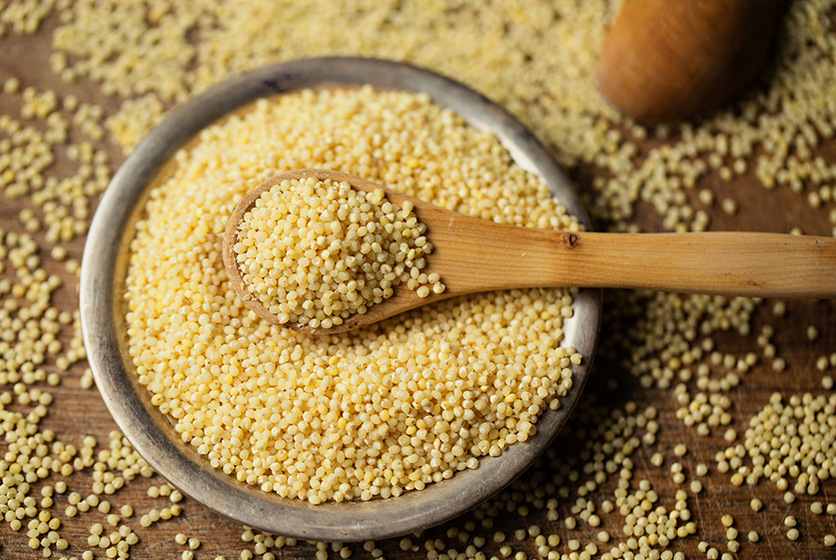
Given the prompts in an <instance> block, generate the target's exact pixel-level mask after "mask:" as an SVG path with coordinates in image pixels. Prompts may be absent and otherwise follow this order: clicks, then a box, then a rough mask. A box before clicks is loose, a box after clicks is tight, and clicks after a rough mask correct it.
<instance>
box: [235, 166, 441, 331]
mask: <svg viewBox="0 0 836 560" xmlns="http://www.w3.org/2000/svg"><path fill="white" fill-rule="evenodd" d="M426 230H427V226H426V225H425V224H423V223H421V222H419V221H418V218H416V217H415V215H414V214H413V213H412V202H411V201H409V200H407V201H406V202H405V204H404V207H403V208H401V207H399V206H398V205H396V204H393V203H391V202H389V201H387V200H386V194H385V193H384V191H383V189H377V190H375V191H373V192H370V193H366V192H364V191H360V190H357V189H355V188H353V187H352V186H351V185H350V184H349V183H347V182H345V181H341V182H335V181H332V180H331V179H326V180H324V181H321V180H318V179H316V178H314V177H307V178H304V179H285V180H283V181H281V182H277V183H276V184H275V185H272V186H271V187H270V188H269V189H267V190H265V191H264V192H263V193H261V194H260V195H259V196H258V198H256V200H255V201H254V202H253V205H252V207H251V208H250V209H249V210H248V211H247V212H246V213H245V214H244V216H243V217H242V219H241V222H240V224H239V225H238V231H237V236H236V242H235V243H234V244H233V247H232V248H233V251H234V254H235V260H236V263H237V265H238V267H239V270H240V271H241V279H242V281H243V284H244V286H245V287H246V289H247V291H248V292H249V293H251V294H252V295H253V296H254V297H255V298H256V299H257V300H258V301H259V302H260V303H261V305H262V306H263V307H264V309H266V310H267V311H269V312H270V313H271V314H273V315H274V316H275V317H276V318H277V319H278V321H279V323H280V324H286V323H297V324H299V325H307V326H310V327H313V328H317V327H321V328H323V329H328V328H331V327H332V326H337V325H341V324H342V323H343V321H344V320H345V319H347V318H348V317H350V316H351V315H353V314H355V313H356V314H360V315H362V314H364V313H366V311H367V309H368V308H369V307H370V306H372V305H374V304H376V303H380V302H381V301H383V300H384V299H387V298H390V297H392V295H393V294H394V293H395V287H396V286H398V285H399V284H401V283H405V284H406V285H407V288H408V289H410V290H415V292H416V293H417V295H418V296H419V297H421V298H425V297H427V296H428V295H429V294H430V291H432V292H433V293H436V294H439V293H441V292H443V291H444V284H442V283H441V282H440V281H439V275H438V273H431V274H429V275H427V274H426V273H423V272H421V270H422V269H423V268H424V267H425V266H426V256H427V255H429V254H430V253H431V252H432V244H431V243H430V242H429V241H427V237H426V236H425V235H424V234H425V233H426Z"/></svg>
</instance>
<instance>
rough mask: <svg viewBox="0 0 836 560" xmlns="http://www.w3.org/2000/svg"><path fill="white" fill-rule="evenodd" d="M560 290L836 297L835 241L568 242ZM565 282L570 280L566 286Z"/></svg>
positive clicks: (626, 237)
mask: <svg viewBox="0 0 836 560" xmlns="http://www.w3.org/2000/svg"><path fill="white" fill-rule="evenodd" d="M561 238H562V239H563V240H565V241H564V243H563V244H561V245H560V246H559V248H557V249H556V250H555V251H554V252H555V253H557V254H558V255H559V257H558V258H557V259H556V260H558V261H560V262H561V263H562V265H563V266H565V267H566V270H565V272H560V271H558V272H557V274H559V275H561V276H563V278H561V280H560V281H559V282H558V283H560V284H563V283H564V281H565V282H566V283H567V284H568V285H578V286H590V287H617V288H633V289H649V290H657V291H667V292H681V293H700V294H712V295H715V294H716V295H727V296H747V297H811V298H829V297H834V296H836V239H832V238H822V237H803V236H794V235H788V234H774V233H747V232H716V233H715V232H711V233H658V234H607V233H578V234H575V237H572V235H563V236H561ZM564 279H565V280H564Z"/></svg>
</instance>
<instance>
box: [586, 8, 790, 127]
mask: <svg viewBox="0 0 836 560" xmlns="http://www.w3.org/2000/svg"><path fill="white" fill-rule="evenodd" d="M786 4H787V1H786V0H676V1H671V0H630V1H628V2H627V3H626V4H625V5H624V7H623V8H622V10H621V12H620V13H619V15H618V16H617V17H616V19H615V22H614V23H613V25H612V27H611V28H610V30H609V32H608V33H607V36H606V38H605V40H604V44H603V46H602V50H601V54H600V55H599V58H598V63H597V66H596V72H595V73H596V80H597V83H598V89H599V90H600V92H601V94H602V95H603V96H604V98H605V99H606V100H607V102H609V103H610V104H611V105H612V106H613V107H615V108H616V109H618V110H619V111H621V112H622V113H624V114H625V115H628V116H630V117H633V118H635V119H638V120H643V121H660V120H666V119H674V118H684V117H688V116H691V115H694V114H696V113H699V112H701V111H705V110H707V109H710V108H712V107H714V106H716V105H717V104H719V103H721V102H723V101H725V100H727V99H729V98H730V97H731V96H733V95H735V94H736V93H738V92H739V91H741V89H742V88H743V87H744V86H745V85H746V84H747V83H749V81H751V79H752V78H754V77H755V75H756V74H757V72H758V71H759V70H760V69H761V67H762V66H763V64H764V62H765V61H766V58H767V53H768V50H769V46H770V43H771V41H772V38H773V36H774V31H775V28H776V23H777V21H778V19H779V15H780V13H781V11H782V9H783V8H784V7H785V6H786Z"/></svg>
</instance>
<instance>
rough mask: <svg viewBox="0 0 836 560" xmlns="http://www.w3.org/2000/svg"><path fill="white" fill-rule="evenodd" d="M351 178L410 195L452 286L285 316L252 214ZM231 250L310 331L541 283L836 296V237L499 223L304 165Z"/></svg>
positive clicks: (364, 187)
mask: <svg viewBox="0 0 836 560" xmlns="http://www.w3.org/2000/svg"><path fill="white" fill-rule="evenodd" d="M305 177H316V178H317V179H319V180H320V181H324V180H326V179H331V180H333V181H347V182H348V183H349V184H351V185H352V186H353V187H354V188H355V189H357V190H361V191H366V192H371V191H373V190H376V189H383V190H384V191H385V192H386V197H387V199H388V200H389V201H390V202H393V203H395V204H397V205H399V206H402V205H403V202H404V201H406V200H411V201H412V202H413V204H414V205H415V207H414V210H413V212H414V213H415V215H416V216H417V217H418V219H419V220H420V221H421V222H423V223H425V224H426V225H427V233H426V236H427V238H428V239H429V241H430V242H431V243H432V244H433V247H434V249H433V252H432V254H430V255H429V257H427V267H426V268H425V269H424V270H425V271H426V272H428V273H429V272H437V273H439V274H440V275H441V281H442V282H443V283H444V285H445V286H446V287H447V289H446V290H445V291H444V292H443V293H441V294H437V295H435V294H431V295H430V296H429V297H426V298H420V297H418V295H417V294H416V293H415V291H413V290H410V289H408V288H407V287H406V286H405V285H404V284H400V285H398V286H396V287H395V293H394V295H393V296H392V297H391V298H389V299H386V300H384V301H383V302H381V303H378V304H376V305H372V306H371V307H370V308H369V309H368V311H367V312H366V313H365V314H363V315H359V314H355V315H352V316H350V317H349V318H348V319H346V320H345V322H344V323H343V324H342V325H339V326H335V327H331V328H328V329H322V328H311V327H309V326H307V325H298V324H280V323H279V321H278V319H277V317H275V316H274V315H273V314H272V313H270V312H269V311H268V310H267V309H265V308H264V307H263V306H262V305H261V304H260V303H259V301H258V299H256V298H255V297H254V296H252V295H251V294H250V293H249V292H248V291H247V289H246V286H245V285H244V283H243V280H242V278H241V273H240V271H239V269H238V265H237V262H236V260H235V256H236V254H235V252H234V250H233V246H234V245H235V242H236V236H237V232H238V227H239V225H240V223H241V220H242V218H243V217H244V214H245V213H246V212H247V211H248V210H249V209H250V207H251V206H252V205H253V203H254V202H255V200H256V199H257V198H258V197H259V196H260V195H261V193H262V192H264V191H265V190H268V189H269V188H270V187H272V186H273V185H275V184H276V183H278V182H281V181H283V180H285V179H302V178H305ZM223 259H224V264H225V266H226V270H227V273H228V274H229V278H230V281H231V282H232V286H233V288H234V289H235V291H236V292H237V293H238V295H239V296H240V297H241V299H242V300H244V302H245V303H246V305H248V306H249V307H250V309H252V310H253V311H255V313H256V314H258V316H259V317H261V318H263V319H265V320H267V321H270V322H271V323H274V324H277V325H280V326H282V327H286V328H290V329H293V330H296V331H301V332H306V333H311V334H333V333H338V332H343V331H348V330H352V329H356V328H359V327H363V326H366V325H369V324H371V323H374V322H377V321H380V320H382V319H386V318H388V317H392V316H394V315H398V314H399V313H403V312H404V311H408V310H410V309H414V308H416V307H419V306H421V305H426V304H428V303H433V302H436V301H439V300H442V299H446V298H451V297H456V296H460V295H464V294H472V293H477V292H487V291H493V290H507V289H513V288H533V287H571V286H576V287H590V288H628V289H647V290H657V291H667V292H679V293H700V294H714V295H718V294H719V295H727V296H748V297H808V298H829V297H834V296H836V239H833V238H827V237H806V236H795V235H789V234H774V233H738V232H735V233H732V232H728V233H640V234H627V233H594V232H565V231H548V230H540V229H532V228H524V227H518V226H511V225H500V224H495V223H493V222H488V221H485V220H481V219H478V218H473V217H470V216H466V215H464V214H459V213H457V212H452V211H450V210H445V209H443V208H439V207H438V206H434V205H432V204H428V203H426V202H422V201H420V200H417V199H414V198H410V197H407V196H405V195H403V194H401V193H398V192H395V191H392V190H389V189H386V188H385V187H381V186H380V185H377V184H375V183H372V182H370V181H367V180H365V179H361V178H359V177H355V176H352V175H347V174H345V173H338V172H335V171H326V170H315V169H303V170H297V171H290V172H288V173H282V174H280V175H276V176H274V177H271V178H270V179H267V180H266V181H264V182H263V183H261V184H260V185H258V186H257V187H255V188H254V189H253V190H252V191H250V192H249V193H248V194H247V195H246V196H245V197H244V198H243V199H242V200H241V202H240V203H239V204H238V206H237V207H236V209H235V211H234V212H233V214H232V216H231V217H230V219H229V223H228V225H227V229H226V232H225V235H224V241H223Z"/></svg>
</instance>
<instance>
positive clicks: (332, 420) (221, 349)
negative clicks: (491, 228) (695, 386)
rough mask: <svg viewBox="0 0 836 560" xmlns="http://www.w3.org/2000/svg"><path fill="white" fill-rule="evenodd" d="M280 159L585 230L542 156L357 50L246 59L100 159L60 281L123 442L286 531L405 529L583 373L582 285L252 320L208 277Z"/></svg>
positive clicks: (506, 474) (451, 495) (244, 518)
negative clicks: (326, 316)
mask: <svg viewBox="0 0 836 560" xmlns="http://www.w3.org/2000/svg"><path fill="white" fill-rule="evenodd" d="M303 168H320V169H333V170H338V171H341V172H345V173H350V174H353V175H357V176H360V177H364V178H366V179H368V180H371V181H374V182H376V183H379V184H383V185H386V186H387V187H389V188H391V189H394V190H397V191H400V192H403V193H405V194H408V195H409V196H413V197H416V198H420V199H422V200H426V201H428V202H431V203H433V204H436V205H438V206H442V207H445V208H448V209H451V210H456V211H458V212H462V213H466V214H470V215H473V216H477V217H481V218H483V219H486V220H492V221H496V222H501V223H509V224H516V225H519V226H521V227H535V228H543V229H564V230H574V231H578V230H581V229H584V228H589V227H590V224H589V221H588V217H587V216H586V213H585V211H584V208H583V206H582V204H581V201H580V199H579V197H578V196H577V194H576V192H575V189H574V187H573V185H572V183H571V182H570V181H569V179H568V178H567V177H566V176H565V174H564V173H563V172H562V170H561V169H560V167H559V166H558V164H557V163H556V162H555V160H554V158H553V157H552V155H551V153H550V152H549V151H548V149H546V148H545V147H544V146H543V145H542V144H541V143H540V142H539V141H537V139H536V138H534V136H533V135H532V134H531V133H530V132H528V131H527V130H526V129H525V128H524V127H523V126H522V125H521V124H519V123H518V122H517V121H516V120H515V119H514V118H513V117H511V116H510V115H509V114H508V113H506V112H505V111H504V110H503V109H501V108H500V107H498V106H497V105H495V104H493V103H492V102H490V101H489V100H487V99H486V98H484V97H482V96H481V95H479V94H477V93H475V92H473V91H472V90H470V89H468V88H466V87H465V86H463V85H461V84H459V83H457V82H455V81H453V80H451V79H448V78H446V77H442V76H439V75H437V74H434V73H432V72H429V71H426V70H423V69H420V68H416V67H413V66H409V65H405V64H401V63H396V62H390V61H383V60H374V59H363V58H321V59H310V60H302V61H296V62H289V63H283V64H278V65H275V66H271V67H266V68H262V69H259V70H256V71H253V72H251V73H249V74H245V75H242V76H239V77H238V78H235V79H233V80H231V81H228V82H225V83H223V84H221V85H219V86H217V87H216V88H214V89H212V90H210V91H208V92H207V93H205V94H203V95H202V96H200V97H198V98H196V99H194V100H193V101H191V102H189V103H187V104H186V105H184V106H181V107H179V108H177V109H175V110H173V111H172V112H171V113H170V115H169V116H168V117H167V119H166V120H165V121H164V122H163V124H161V125H160V126H159V127H157V128H156V129H155V130H154V131H152V132H151V133H150V135H149V136H148V137H147V138H146V139H145V140H144V141H143V142H142V143H141V144H140V145H139V146H138V147H137V149H136V150H135V151H134V152H133V153H132V154H131V155H130V156H129V157H128V158H127V160H126V161H125V163H124V164H123V165H122V167H121V168H120V169H119V171H118V173H117V174H116V175H115V176H114V178H113V181H112V183H111V185H110V187H109V188H108V190H107V192H106V194H105V196H104V197H103V199H102V201H101V204H100V206H99V209H98V211H97V213H96V216H95V219H94V220H93V224H92V227H91V230H90V234H89V238H88V242H87V245H86V247H85V254H84V261H83V262H84V264H83V269H82V276H81V295H80V297H81V316H82V322H83V328H84V337H85V344H86V347H87V352H88V357H89V360H90V365H91V368H92V369H93V373H94V376H95V379H96V383H97V386H98V387H99V390H100V392H101V393H102V396H103V398H104V400H105V402H106V404H107V406H108V408H109V410H110V411H111V413H112V415H113V417H114V419H115V420H116V422H117V424H118V425H119V426H120V428H121V429H122V430H123V432H124V433H125V435H126V436H127V437H128V439H130V441H131V442H132V444H133V445H134V446H135V448H136V450H137V451H138V452H139V453H140V454H141V455H142V456H143V457H144V458H145V459H146V460H147V461H148V463H149V464H150V465H151V466H152V467H153V468H154V469H155V470H156V471H157V472H158V473H159V474H161V475H162V476H163V477H165V478H166V479H167V480H168V481H169V482H170V483H171V484H173V485H174V486H175V487H177V488H178V489H180V490H181V491H183V492H184V493H185V494H187V495H189V496H191V497H192V498H194V499H195V500H197V501H199V502H201V503H203V504H204V505H206V506H207V507H209V508H211V509H213V510H215V511H217V512H219V513H221V514H223V515H226V516H228V517H230V518H233V519H235V520H237V521H239V522H242V523H244V524H246V525H248V526H251V527H254V528H258V529H261V530H264V531H268V532H271V533H274V534H280V535H284V536H289V537H296V538H304V539H309V540H310V539H315V540H325V541H340V542H348V541H365V540H371V539H379V538H384V537H390V536H396V535H403V534H407V533H410V532H414V531H418V530H422V529H424V528H427V527H430V526H432V525H435V524H437V523H440V522H442V521H444V520H447V519H449V518H452V517H454V516H456V515H459V514H461V513H463V512H465V511H467V510H468V509H469V508H471V507H473V506H474V505H476V504H478V503H480V502H482V501H484V500H485V499H487V498H489V497H490V496H491V495H493V494H494V493H496V492H498V491H499V490H501V489H502V488H503V487H504V486H506V485H507V484H508V483H510V482H511V481H512V480H513V479H514V478H516V477H517V476H519V475H520V474H521V473H523V472H524V471H525V469H526V467H527V466H528V465H530V464H531V463H532V462H533V461H534V460H535V459H536V458H537V457H538V456H539V454H540V453H541V452H542V451H543V450H544V449H545V448H546V447H547V446H548V445H549V443H550V442H551V441H552V439H553V438H554V436H555V435H556V434H557V432H558V431H559V430H560V428H561V427H562V426H563V424H564V423H565V421H566V418H567V417H568V415H569V413H570V412H571V410H572V408H573V405H574V403H575V402H576V401H577V398H578V396H579V394H580V392H581V390H582V388H583V385H584V384H585V382H586V379H587V376H588V373H589V367H590V364H591V361H592V357H593V354H594V351H595V347H596V343H597V337H598V332H599V323H600V311H601V293H600V290H587V289H580V290H578V289H526V290H510V291H505V292H493V293H484V294H476V295H471V296H465V297H460V298H453V299H449V300H445V301H440V302H437V303H434V304H431V305H427V306H424V307H421V308H419V309H416V310H413V311H411V312H408V313H405V314H402V315H399V316H396V317H393V318H391V319H388V320H385V321H383V322H380V323H377V324H374V325H372V326H370V327H367V328H364V329H360V330H358V331H351V332H345V333H339V334H333V335H326V336H312V335H306V334H304V333H299V332H294V331H291V330H287V329H283V328H281V327H279V326H276V325H273V324H270V323H268V322H267V321H264V320H262V319H261V318H259V317H258V316H257V315H256V314H255V313H253V312H252V311H250V310H249V309H248V308H247V307H246V306H245V305H244V304H243V302H242V301H241V299H240V298H239V297H238V296H237V295H236V294H235V291H234V290H233V289H232V288H231V287H230V283H229V279H228V277H227V275H226V272H225V270H224V265H223V260H222V257H221V246H222V238H223V233H224V230H225V228H226V223H227V221H228V220H229V216H230V215H231V213H232V212H233V210H234V208H235V206H236V204H237V203H238V201H239V200H240V199H241V198H242V197H243V196H244V195H245V194H246V193H247V192H248V191H249V190H251V189H252V188H253V187H254V186H255V185H257V184H259V183H260V182H262V181H263V180H265V179H267V178H268V177H271V176H273V175H276V174H278V173H281V172H284V171H289V170H293V169H303ZM428 235H431V232H428ZM430 257H431V255H430Z"/></svg>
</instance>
